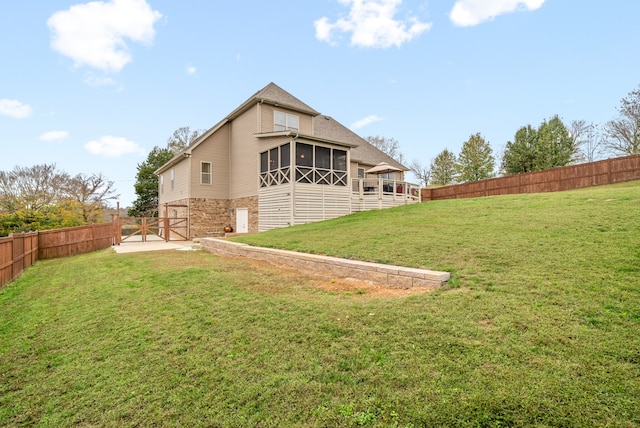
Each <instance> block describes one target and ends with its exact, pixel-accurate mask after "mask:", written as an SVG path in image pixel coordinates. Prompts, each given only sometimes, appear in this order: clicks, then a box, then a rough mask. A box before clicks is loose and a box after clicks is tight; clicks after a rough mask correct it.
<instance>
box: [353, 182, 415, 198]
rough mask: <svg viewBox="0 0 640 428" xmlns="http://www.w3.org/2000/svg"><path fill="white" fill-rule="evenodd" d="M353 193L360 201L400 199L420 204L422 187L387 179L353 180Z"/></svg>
mask: <svg viewBox="0 0 640 428" xmlns="http://www.w3.org/2000/svg"><path fill="white" fill-rule="evenodd" d="M351 193H352V195H353V196H354V197H359V198H360V199H370V198H376V199H399V200H403V201H408V202H420V186H418V185H417V184H413V183H409V182H407V181H398V180H389V179H386V178H353V179H351Z"/></svg>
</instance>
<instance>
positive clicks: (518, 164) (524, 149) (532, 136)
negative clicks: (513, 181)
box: [502, 125, 538, 174]
mask: <svg viewBox="0 0 640 428" xmlns="http://www.w3.org/2000/svg"><path fill="white" fill-rule="evenodd" d="M537 145H538V131H536V130H535V129H533V127H532V126H531V125H527V126H523V127H522V128H520V129H518V131H517V132H516V135H515V137H514V139H513V141H508V142H507V145H506V146H505V148H504V152H503V154H502V170H503V171H504V172H505V173H506V174H520V173H523V172H531V171H535V169H534V167H535V148H536V146H537Z"/></svg>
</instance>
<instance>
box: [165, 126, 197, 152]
mask: <svg viewBox="0 0 640 428" xmlns="http://www.w3.org/2000/svg"><path fill="white" fill-rule="evenodd" d="M204 132H205V130H204V129H196V130H195V131H191V128H190V127H188V126H183V127H181V128H178V129H176V130H175V131H173V134H172V135H171V137H170V138H169V139H168V140H167V149H169V150H171V151H172V152H173V154H174V155H177V154H178V153H180V152H182V151H183V150H184V149H186V148H187V147H189V146H190V145H191V144H193V142H194V141H196V140H197V139H198V137H200V136H201V135H202V134H203V133H204Z"/></svg>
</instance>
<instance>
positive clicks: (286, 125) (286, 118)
mask: <svg viewBox="0 0 640 428" xmlns="http://www.w3.org/2000/svg"><path fill="white" fill-rule="evenodd" d="M276 113H281V114H284V131H296V132H298V131H299V130H300V116H298V115H297V114H291V113H285V112H284V111H278V110H274V111H273V130H274V131H275V130H276V126H282V125H280V124H278V123H276ZM292 117H295V118H296V119H297V121H298V126H297V127H296V128H292V127H291V126H290V125H289V118H292ZM280 131H282V130H280Z"/></svg>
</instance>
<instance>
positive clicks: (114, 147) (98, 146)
mask: <svg viewBox="0 0 640 428" xmlns="http://www.w3.org/2000/svg"><path fill="white" fill-rule="evenodd" d="M84 148H85V149H87V151H88V152H89V153H92V154H94V155H98V156H104V157H107V158H117V157H120V156H122V155H126V154H129V153H137V154H139V155H144V154H145V151H144V149H143V148H142V147H140V146H139V145H138V144H136V143H134V142H133V141H129V140H127V139H126V138H122V137H112V136H109V135H107V136H104V137H100V138H99V139H98V140H92V141H89V142H88V143H87V144H85V145H84Z"/></svg>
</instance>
